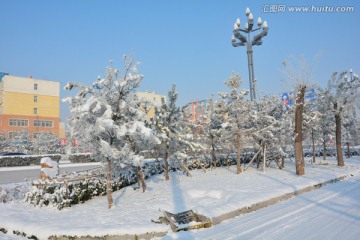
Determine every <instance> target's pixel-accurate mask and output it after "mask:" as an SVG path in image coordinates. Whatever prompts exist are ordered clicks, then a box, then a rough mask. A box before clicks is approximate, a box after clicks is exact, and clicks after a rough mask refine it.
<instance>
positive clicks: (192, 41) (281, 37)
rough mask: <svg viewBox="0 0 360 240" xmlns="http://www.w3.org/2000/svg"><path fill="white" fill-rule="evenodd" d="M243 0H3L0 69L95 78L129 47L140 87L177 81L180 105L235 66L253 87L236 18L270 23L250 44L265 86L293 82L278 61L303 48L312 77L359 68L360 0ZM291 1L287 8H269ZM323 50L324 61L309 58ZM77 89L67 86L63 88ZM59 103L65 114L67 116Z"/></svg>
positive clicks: (162, 89) (205, 92)
mask: <svg viewBox="0 0 360 240" xmlns="http://www.w3.org/2000/svg"><path fill="white" fill-rule="evenodd" d="M313 2H314V1H307V0H302V1H284V0H281V1H280V0H272V1H245V0H242V1H241V0H226V1H220V0H216V1H215V0H212V1H209V0H152V1H150V0H133V1H125V0H114V1H110V0H87V1H85V0H77V1H74V0H69V1H65V0H62V1H60V0H58V1H38V0H32V1H29V0H23V1H19V0H0V72H7V73H10V74H11V75H15V76H23V77H27V76H29V75H32V76H33V78H36V79H44V80H54V81H59V82H61V88H63V87H64V85H65V84H66V83H67V82H69V81H72V82H82V83H84V84H91V83H92V82H94V81H95V80H96V79H97V76H98V75H101V76H104V74H105V69H106V66H107V65H108V63H109V60H110V59H112V60H113V61H114V66H115V67H116V66H120V64H121V61H122V60H121V59H122V55H123V54H129V53H130V51H133V53H134V56H135V60H136V61H140V62H141V65H140V67H139V72H140V73H142V74H144V76H145V78H144V80H143V83H142V86H141V88H140V90H149V91H156V92H158V93H160V94H164V95H166V94H167V91H168V90H169V89H170V88H171V85H172V84H173V83H176V84H177V87H178V92H179V102H178V103H179V105H183V104H186V103H188V102H190V101H191V100H196V99H199V100H201V99H206V98H209V97H210V95H211V93H215V94H216V93H217V92H220V91H225V90H226V88H225V86H224V84H223V83H224V80H226V79H227V77H229V76H230V75H231V73H232V72H233V71H235V72H238V73H239V74H240V76H241V77H242V78H243V79H244V83H243V88H248V70H247V56H246V49H245V47H237V48H234V47H233V46H232V45H231V36H232V30H233V24H234V22H235V20H236V18H238V17H239V18H240V19H241V21H242V26H244V23H245V21H246V15H245V8H246V7H249V8H250V10H251V12H252V13H253V15H254V18H255V21H256V20H257V18H258V17H261V18H262V19H263V21H264V20H266V21H267V22H268V24H269V33H268V36H266V37H265V38H264V43H263V45H262V46H255V47H254V49H253V50H254V65H255V77H256V79H257V82H258V89H259V91H262V92H265V93H270V94H280V93H281V92H283V91H286V90H288V89H287V88H288V87H289V84H287V83H286V80H285V79H284V75H283V74H282V71H283V66H282V62H283V61H284V60H286V59H288V58H289V57H291V56H296V57H299V56H301V55H303V56H305V58H306V59H307V60H308V63H309V64H313V65H314V66H312V67H311V68H312V69H313V76H314V80H315V82H316V83H318V84H320V85H324V84H325V82H326V81H327V80H328V79H329V77H330V76H331V73H332V72H333V71H342V70H348V69H350V68H352V69H353V71H354V72H357V73H358V74H359V73H360V60H359V56H360V48H359V44H360V30H359V29H360V28H359V24H360V3H359V1H357V0H353V1H340V0H337V1H335V0H333V1H328V0H325V1H316V3H313ZM272 5H276V6H277V7H278V5H285V12H273V13H271V12H270V7H271V6H272ZM313 5H314V6H320V7H321V6H322V7H326V6H328V7H334V8H335V7H338V6H345V7H346V6H351V7H354V10H353V12H346V13H339V12H337V13H334V12H332V13H330V12H321V13H320V12H316V13H314V12H312V13H309V12H301V13H299V12H298V13H294V12H290V11H289V9H288V8H289V7H292V6H304V7H306V6H310V7H311V6H313ZM316 56H321V57H320V58H318V60H316V61H314V60H313V59H314V58H315V57H316ZM71 94H74V93H71V92H67V91H64V90H61V97H62V98H63V97H66V96H69V95H71ZM67 109H68V106H67V105H65V104H62V105H61V120H62V121H64V120H65V118H66V117H67V116H68V115H69V111H68V110H67Z"/></svg>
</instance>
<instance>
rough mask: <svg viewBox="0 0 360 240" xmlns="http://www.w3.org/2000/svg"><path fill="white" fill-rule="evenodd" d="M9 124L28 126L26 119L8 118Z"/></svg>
mask: <svg viewBox="0 0 360 240" xmlns="http://www.w3.org/2000/svg"><path fill="white" fill-rule="evenodd" d="M9 126H15V127H28V126H29V120H26V119H9Z"/></svg>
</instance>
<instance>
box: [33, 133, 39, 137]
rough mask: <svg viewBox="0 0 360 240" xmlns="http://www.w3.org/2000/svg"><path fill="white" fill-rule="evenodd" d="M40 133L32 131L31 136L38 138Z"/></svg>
mask: <svg viewBox="0 0 360 240" xmlns="http://www.w3.org/2000/svg"><path fill="white" fill-rule="evenodd" d="M40 135H41V132H34V133H33V137H34V138H38V137H39V136H40Z"/></svg>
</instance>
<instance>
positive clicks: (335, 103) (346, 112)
mask: <svg viewBox="0 0 360 240" xmlns="http://www.w3.org/2000/svg"><path fill="white" fill-rule="evenodd" d="M346 74H347V72H346V71H344V72H341V73H337V72H335V73H333V75H332V76H331V78H330V80H329V81H328V84H327V86H326V88H325V89H321V88H320V89H319V91H321V92H320V93H321V95H322V96H323V98H324V101H325V102H327V103H328V104H330V106H331V108H332V112H333V114H334V117H335V141H336V153H337V161H338V166H344V165H345V163H344V158H343V153H342V148H341V147H342V146H341V145H342V143H341V137H342V122H343V118H344V117H350V116H351V115H350V113H351V112H352V110H353V107H354V104H356V103H357V101H358V100H359V97H360V93H359V92H358V88H359V87H360V83H359V80H358V79H356V80H355V81H354V82H351V81H349V79H348V78H347V75H346Z"/></svg>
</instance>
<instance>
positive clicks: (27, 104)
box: [0, 75, 60, 137]
mask: <svg viewBox="0 0 360 240" xmlns="http://www.w3.org/2000/svg"><path fill="white" fill-rule="evenodd" d="M59 120H60V83H59V82H53V81H45V80H38V79H33V78H32V77H29V78H23V77H16V76H10V75H2V76H0V130H1V131H6V132H8V133H9V136H10V137H11V134H12V132H14V131H19V130H24V129H27V130H28V132H29V134H30V135H31V136H33V137H36V134H37V133H39V132H52V133H54V134H56V135H57V136H59V134H60V131H59Z"/></svg>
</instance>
